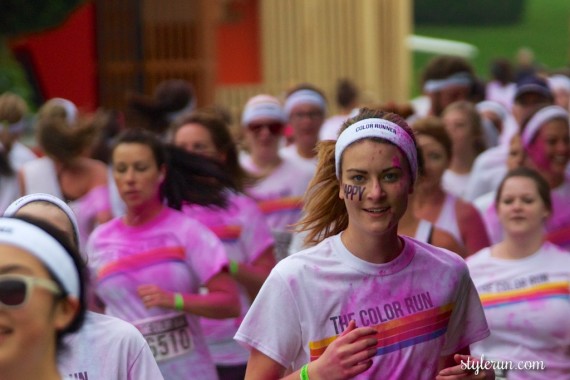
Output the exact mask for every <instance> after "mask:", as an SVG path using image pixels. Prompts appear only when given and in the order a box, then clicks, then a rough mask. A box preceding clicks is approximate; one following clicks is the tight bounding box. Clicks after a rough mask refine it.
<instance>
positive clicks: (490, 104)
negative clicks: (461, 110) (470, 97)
mask: <svg viewBox="0 0 570 380" xmlns="http://www.w3.org/2000/svg"><path fill="white" fill-rule="evenodd" d="M475 108H476V109H477V111H478V112H479V113H481V112H485V111H489V112H493V113H494V114H495V115H497V116H499V119H501V121H505V119H506V118H507V116H509V111H507V109H506V108H505V106H503V105H502V104H501V103H499V102H494V101H492V100H485V101H482V102H479V103H477V105H476V106H475Z"/></svg>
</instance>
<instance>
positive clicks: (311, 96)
mask: <svg viewBox="0 0 570 380" xmlns="http://www.w3.org/2000/svg"><path fill="white" fill-rule="evenodd" d="M299 104H312V105H315V106H317V107H319V108H320V109H322V110H323V113H325V112H326V109H327V102H326V101H325V98H323V97H322V96H321V94H319V93H318V92H316V91H313V90H309V89H303V90H299V91H295V92H294V93H292V94H291V95H289V96H288V97H287V99H286V100H285V107H283V108H284V109H285V114H286V115H287V117H290V116H291V111H292V110H293V108H295V107H296V106H298V105H299Z"/></svg>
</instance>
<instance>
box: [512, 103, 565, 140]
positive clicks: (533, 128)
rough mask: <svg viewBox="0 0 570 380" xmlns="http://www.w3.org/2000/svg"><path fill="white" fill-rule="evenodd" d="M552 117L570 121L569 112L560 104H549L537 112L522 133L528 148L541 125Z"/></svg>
mask: <svg viewBox="0 0 570 380" xmlns="http://www.w3.org/2000/svg"><path fill="white" fill-rule="evenodd" d="M552 119H564V120H566V122H568V112H567V111H566V110H565V109H564V108H562V107H559V106H548V107H544V108H542V109H541V110H540V111H538V112H537V113H535V114H534V115H533V116H532V117H531V118H530V120H529V121H528V123H527V124H526V127H525V128H524V131H523V133H522V143H523V146H524V147H525V148H528V147H529V145H530V143H531V142H532V139H534V136H536V134H537V133H538V131H539V130H540V127H541V126H542V125H543V124H544V123H546V122H548V121H550V120H552Z"/></svg>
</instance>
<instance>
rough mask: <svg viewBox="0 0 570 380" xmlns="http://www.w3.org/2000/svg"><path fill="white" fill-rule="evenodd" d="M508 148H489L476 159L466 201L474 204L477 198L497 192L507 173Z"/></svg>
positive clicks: (466, 192) (500, 146) (501, 146)
mask: <svg viewBox="0 0 570 380" xmlns="http://www.w3.org/2000/svg"><path fill="white" fill-rule="evenodd" d="M508 155H509V148H508V146H504V145H499V146H496V147H493V148H489V149H487V150H486V151H484V152H483V153H481V154H480V155H479V156H477V158H476V159H475V162H474V163H473V167H472V168H471V176H470V177H469V182H468V183H467V189H466V191H465V196H464V197H463V198H464V199H465V200H467V201H469V202H473V201H474V200H475V199H476V198H477V197H480V196H481V195H483V194H486V193H488V192H489V191H494V190H497V187H499V184H500V183H501V181H502V179H503V177H504V176H505V174H506V173H507V158H508Z"/></svg>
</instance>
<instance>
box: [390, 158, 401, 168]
mask: <svg viewBox="0 0 570 380" xmlns="http://www.w3.org/2000/svg"><path fill="white" fill-rule="evenodd" d="M392 166H393V167H396V168H399V169H401V168H402V164H401V162H400V157H398V156H393V157H392Z"/></svg>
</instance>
